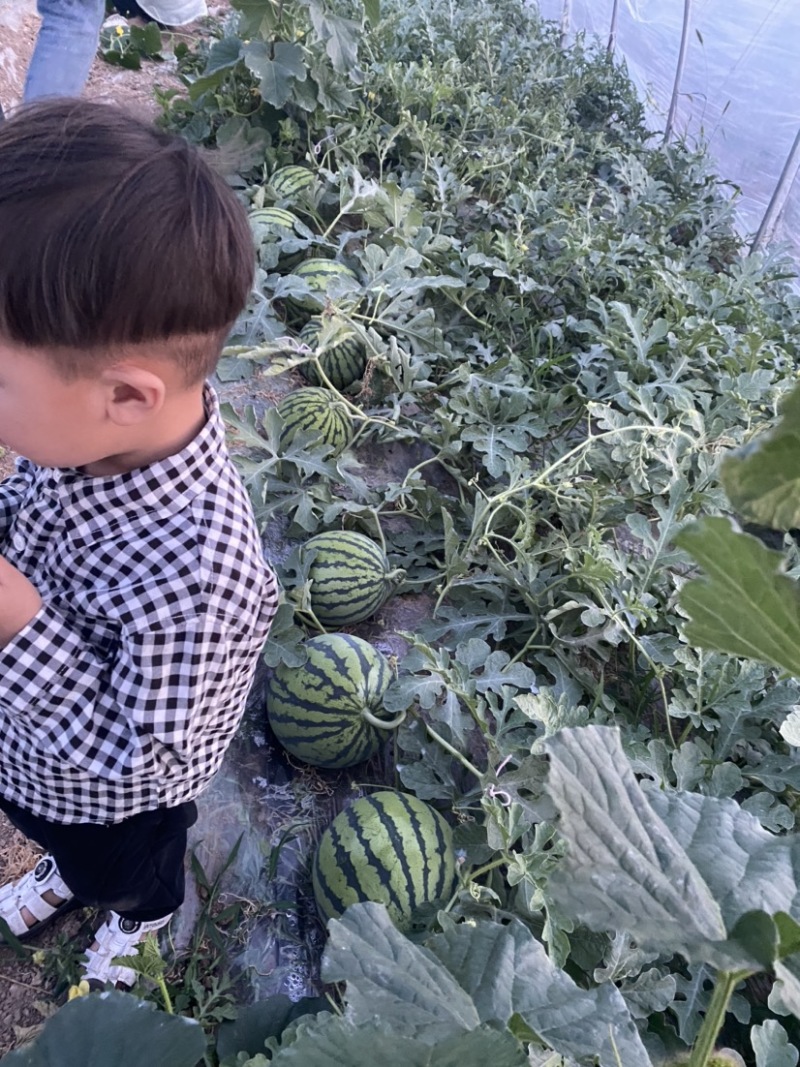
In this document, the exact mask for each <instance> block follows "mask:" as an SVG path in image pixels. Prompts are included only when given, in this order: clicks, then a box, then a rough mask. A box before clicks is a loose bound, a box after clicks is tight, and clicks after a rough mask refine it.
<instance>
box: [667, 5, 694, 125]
mask: <svg viewBox="0 0 800 1067" xmlns="http://www.w3.org/2000/svg"><path fill="white" fill-rule="evenodd" d="M691 21H692V0H683V30H682V31H681V48H680V52H679V53H678V66H677V67H676V69H675V84H674V85H673V87H672V99H671V100H670V102H669V113H668V114H667V125H666V127H665V129H664V143H665V144H666V143H667V141H668V140H669V139H670V136H671V134H672V126H673V124H674V122H675V113H676V112H677V110H678V97H679V96H680V89H681V79H682V78H683V68H684V66H685V64H686V53H687V51H688V48H689V26H690V24H691Z"/></svg>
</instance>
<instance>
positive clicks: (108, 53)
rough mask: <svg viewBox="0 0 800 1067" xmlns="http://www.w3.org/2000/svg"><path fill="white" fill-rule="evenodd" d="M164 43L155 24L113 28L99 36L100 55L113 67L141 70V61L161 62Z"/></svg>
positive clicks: (103, 31) (105, 30)
mask: <svg viewBox="0 0 800 1067" xmlns="http://www.w3.org/2000/svg"><path fill="white" fill-rule="evenodd" d="M163 47H164V42H163V39H162V35H161V31H160V30H159V28H158V26H157V25H156V23H155V22H148V23H147V24H146V25H145V26H127V27H122V26H113V27H110V28H109V29H104V30H102V32H101V34H100V55H101V56H102V57H103V59H104V60H105V61H106V63H111V64H112V65H113V66H117V67H126V68H127V69H128V70H141V66H142V60H143V59H150V60H162V59H163V58H164V56H163V55H162V49H163Z"/></svg>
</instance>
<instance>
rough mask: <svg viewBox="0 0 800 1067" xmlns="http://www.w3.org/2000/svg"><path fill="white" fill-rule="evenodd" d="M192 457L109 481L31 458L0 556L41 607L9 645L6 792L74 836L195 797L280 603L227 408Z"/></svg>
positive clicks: (230, 729) (13, 486)
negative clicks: (227, 428) (77, 827)
mask: <svg viewBox="0 0 800 1067" xmlns="http://www.w3.org/2000/svg"><path fill="white" fill-rule="evenodd" d="M206 409H207V412H208V421H207V422H206V425H205V426H204V427H203V429H202V430H201V431H200V433H199V434H198V436H197V437H196V438H195V439H194V440H193V441H192V442H191V444H189V445H188V447H186V448H185V449H184V450H183V451H182V452H179V453H177V454H176V455H174V456H170V457H169V458H167V459H165V460H161V461H159V462H157V463H153V464H152V465H151V466H149V467H143V468H141V469H139V470H133V471H129V472H128V473H126V474H119V475H114V476H111V477H90V476H89V475H85V474H82V473H80V472H79V471H77V470H60V469H53V468H45V467H37V466H36V465H35V464H33V463H30V462H29V461H28V460H19V461H18V464H17V473H16V474H15V475H12V477H10V478H8V479H6V481H4V482H2V483H0V552H2V554H3V555H4V556H5V557H6V559H7V560H8V561H9V562H10V563H13V564H14V566H15V567H17V568H18V569H19V570H20V571H22V573H23V574H25V575H26V576H27V577H28V578H29V579H30V581H31V582H33V584H34V585H35V586H36V587H37V589H38V590H39V593H40V594H41V597H42V600H43V606H42V608H41V610H40V611H39V612H38V614H37V615H36V616H34V618H33V619H32V620H31V622H30V623H29V624H28V625H27V626H25V627H24V629H23V630H21V631H20V633H19V634H17V636H16V637H15V638H13V639H12V640H11V641H10V642H9V644H8V645H6V647H5V648H4V649H2V650H0V793H2V795H3V796H5V797H6V798H7V799H8V800H11V801H13V802H14V803H15V804H18V805H19V806H20V807H23V808H26V809H27V810H28V811H30V812H33V813H34V814H37V815H41V816H43V817H44V818H46V819H49V820H51V821H53V822H59V823H76V822H93V823H113V822H119V821H120V820H122V819H124V818H126V817H127V816H129V815H133V814H135V813H137V812H140V811H146V810H149V809H152V808H156V807H161V806H172V805H175V804H180V803H182V802H183V801H186V800H190V799H192V798H193V797H195V796H196V795H197V794H198V793H199V792H201V790H202V789H203V788H204V787H205V786H206V785H207V783H208V782H209V780H210V779H211V777H212V776H213V774H214V772H215V771H216V770H217V769H218V767H219V765H220V763H221V761H222V757H223V755H224V753H225V749H226V748H227V746H228V744H229V742H230V740H231V738H232V736H233V734H234V732H235V730H236V728H237V726H238V724H239V721H240V719H241V715H242V711H243V708H244V703H245V699H246V697H247V692H248V689H249V687H250V683H251V680H252V677H253V673H254V671H255V667H256V664H257V661H258V657H259V653H260V651H261V648H262V646H263V644H264V640H265V638H266V636H267V631H268V629H269V624H270V622H271V620H272V616H273V615H274V613H275V608H276V604H277V596H278V593H277V586H276V581H275V577H274V575H273V574H272V572H271V570H270V569H269V567H268V566H267V565H266V563H265V562H264V556H263V549H262V545H261V541H260V539H259V536H258V532H257V529H256V525H255V521H254V519H253V515H252V511H251V508H250V503H249V501H248V499H247V494H246V493H245V491H244V489H243V487H242V484H241V481H240V479H239V477H238V475H237V473H236V470H235V468H234V467H233V465H232V463H231V460H230V458H229V456H228V452H227V448H226V445H225V437H224V428H223V424H222V420H221V418H220V414H219V408H218V404H217V400H216V397H215V396H214V394H213V392H212V391H211V390H210V389H207V390H206Z"/></svg>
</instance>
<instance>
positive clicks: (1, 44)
mask: <svg viewBox="0 0 800 1067" xmlns="http://www.w3.org/2000/svg"><path fill="white" fill-rule="evenodd" d="M225 7H226V5H225V4H216V5H209V8H210V14H211V15H212V16H214V15H216V16H219V15H222V14H223V13H224V10H225ZM37 27H38V18H37V16H36V13H35V3H34V0H0V104H2V106H3V109H4V110H5V111H6V113H8V112H9V111H11V110H12V109H13V107H14V106H15V105H16V104H18V103H19V101H20V99H21V96H22V86H23V83H24V80H25V71H26V69H27V65H28V60H29V58H30V55H31V52H32V50H33V45H34V41H35V39H36V31H37ZM202 32H203V26H202V25H194V26H188V27H183V28H182V29H181V30H180V31H179V33H180V36H181V37H183V38H185V39H186V40H191V38H192V37H193V36H196V35H197V34H199V33H202ZM156 87H160V88H169V87H176V88H181V87H182V86H181V82H180V81H179V79H178V78H177V76H176V74H175V71H174V68H173V67H172V66H171V65H170V63H169V62H164V63H155V62H145V63H143V65H142V69H141V70H140V71H130V70H124V69H120V68H117V67H112V66H110V65H109V64H108V63H106V62H104V61H103V60H102V59H100V58H98V59H96V60H95V63H94V66H93V68H92V71H91V74H90V76H89V81H88V84H87V86H86V90H85V94H86V95H87V96H88V97H90V98H92V99H95V100H101V101H103V102H108V103H117V104H119V105H120V106H123V107H125V108H127V109H128V110H130V111H132V112H133V113H135V114H137V115H140V116H142V117H145V116H147V117H155V116H156V115H157V113H158V110H159V108H158V104H157V102H156V100H155V98H154V88H156ZM13 464H14V456H13V454H11V453H9V452H5V453H3V451H2V450H0V478H4V477H6V476H7V475H8V474H9V473H10V472H11V471H12V470H13ZM35 857H36V850H35V848H33V847H32V846H31V845H30V844H29V842H27V841H26V839H25V838H24V837H22V836H21V835H20V834H18V833H17V832H16V831H15V830H14V828H13V827H12V826H11V825H10V824H9V823H8V822H7V821H6V820H5V818H4V817H3V816H2V815H0V885H3V884H5V883H7V882H9V881H12V880H14V879H15V878H17V877H19V875H20V874H23V873H25V872H26V871H27V870H29V869H30V868H31V867H32V866H33V864H34V862H35ZM86 919H87V916H86V915H84V913H82V912H76V913H73V914H71V915H69V916H67V917H65V918H64V919H62V920H61V921H60V922H59V923H57V924H56V925H55V926H54V927H52V928H51V929H50V930H47V931H44V932H43V933H42V934H41V935H40V937H38V938H37V940H36V947H37V948H38V947H40V946H42V947H48V946H49V947H53V946H59V945H60V946H62V947H61V948H59V949H58V951H57V952H50V953H47V954H45V959H46V961H47V962H46V963H45V965H44V966H42V965H40V964H37V963H36V962H34V960H33V958H32V957H31V956H30V955H27V956H26V958H24V959H20V958H19V957H18V956H17V955H16V954H15V953H14V952H12V951H11V949H9V948H5V947H0V1055H3V1054H4V1053H6V1052H8V1051H10V1050H11V1049H13V1048H16V1047H18V1046H19V1045H20V1044H24V1043H25V1041H26V1040H29V1039H30V1037H31V1036H32V1035H33V1034H34V1033H35V1031H36V1028H37V1027H38V1026H40V1025H41V1024H42V1021H43V1019H44V1018H46V1017H47V1016H48V1015H50V1014H52V1012H53V1011H54V1010H55V1009H56V1006H57V1005H56V1002H55V1000H54V998H53V990H54V988H55V987H56V985H57V982H58V975H57V974H56V973H53V971H54V966H55V965H56V964H57V963H58V961H59V959H64V958H66V957H67V956H68V955H69V953H70V951H78V952H79V951H80V950H81V947H82V945H83V943H84V941H86V943H87V944H88V932H89V928H88V925H87V923H86ZM84 926H86V930H83V929H82V927H84ZM73 944H74V946H75V947H74V950H73V949H72V946H73Z"/></svg>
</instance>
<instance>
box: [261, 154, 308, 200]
mask: <svg viewBox="0 0 800 1067" xmlns="http://www.w3.org/2000/svg"><path fill="white" fill-rule="evenodd" d="M316 180H317V179H316V177H315V176H314V172H313V171H310V170H309V169H308V167H300V166H298V165H297V164H295V163H292V164H290V165H289V166H288V167H280V168H279V169H278V170H276V171H275V173H274V174H273V175H272V177H271V178H270V180H269V184H270V185H271V186H272V191H273V193H274V194H275V199H276V200H288V201H290V202H291V201H292V200H294V199H295V197H297V196H298V194H299V193H301V192H302V191H303V190H304V189H309V188H310V187H311V186H312V185H314V184H315V183H316Z"/></svg>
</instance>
